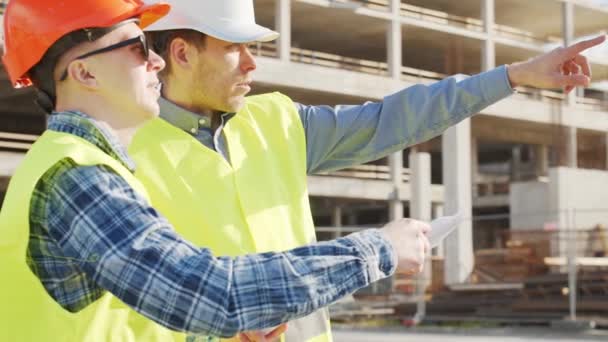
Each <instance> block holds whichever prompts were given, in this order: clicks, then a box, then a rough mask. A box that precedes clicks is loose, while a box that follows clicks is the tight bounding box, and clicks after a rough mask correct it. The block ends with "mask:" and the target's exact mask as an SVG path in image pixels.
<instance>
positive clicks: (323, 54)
mask: <svg viewBox="0 0 608 342" xmlns="http://www.w3.org/2000/svg"><path fill="white" fill-rule="evenodd" d="M5 3H6V0H0V13H2V11H3V9H4V5H5ZM255 6H256V16H257V21H258V23H260V24H262V25H265V26H268V27H271V28H274V29H275V30H277V31H279V32H280V33H281V38H280V39H279V40H278V41H277V42H273V43H264V44H257V45H256V46H254V47H253V51H254V54H256V55H257V62H258V71H257V72H256V74H255V76H254V79H255V80H256V83H255V85H254V91H255V92H256V93H262V92H267V91H275V90H278V91H281V92H283V93H285V94H287V95H289V96H290V97H292V98H293V99H294V100H296V101H299V102H302V103H305V104H328V105H336V104H358V103H362V102H365V101H377V100H380V99H382V98H383V96H385V95H388V94H390V93H393V92H395V91H397V90H400V89H402V88H404V87H408V86H412V85H414V84H418V83H422V84H430V83H432V82H435V81H437V80H440V79H442V78H444V77H446V76H447V75H453V74H475V73H479V72H482V71H485V70H490V69H492V68H494V67H496V66H499V65H502V64H508V63H512V62H515V61H520V60H525V59H528V58H530V57H532V56H535V55H537V54H540V53H543V52H545V51H548V50H550V49H551V48H554V47H556V46H560V45H563V44H571V43H573V42H576V41H578V40H580V39H582V38H584V37H587V36H591V35H595V34H598V33H605V30H606V27H607V25H608V8H605V7H603V6H602V3H601V1H585V0H534V1H529V0H459V1H448V0H403V1H399V0H369V1H362V0H255ZM602 49H603V50H602ZM605 52H606V47H602V48H600V49H599V50H596V51H592V52H591V53H590V54H589V55H588V57H589V58H590V61H591V64H592V71H593V74H594V83H593V85H592V86H591V87H590V88H588V89H577V90H576V91H574V92H573V93H571V94H570V95H565V94H563V93H562V92H561V91H560V90H554V91H544V90H543V91H541V90H537V89H531V88H518V89H517V90H518V91H517V93H516V94H515V95H514V96H512V97H511V98H509V99H506V100H504V101H501V102H499V103H497V104H495V105H493V106H491V107H489V108H487V109H485V110H484V111H482V112H481V113H479V114H478V115H476V116H475V117H473V118H472V119H470V120H466V121H464V122H463V123H461V124H459V125H458V126H456V127H454V128H451V129H449V130H448V131H447V132H446V133H445V134H444V135H443V136H441V137H438V138H435V139H432V140H430V141H428V142H425V143H423V144H420V145H417V146H414V147H412V148H410V149H408V150H405V151H403V152H399V153H396V154H394V155H392V156H391V157H389V158H385V159H381V160H378V161H374V162H371V163H368V164H366V165H362V166H359V167H354V168H351V169H346V170H340V171H336V172H331V173H327V174H319V175H313V176H310V178H309V191H310V196H311V204H312V206H313V214H314V216H315V223H316V225H317V227H318V228H317V229H318V235H319V238H320V239H330V238H334V237H339V236H342V235H345V234H347V233H349V232H352V231H357V230H359V229H362V228H365V227H375V226H379V225H381V224H383V223H384V222H386V221H388V220H391V219H395V218H399V217H404V216H405V217H412V218H417V219H421V220H427V221H428V220H430V219H432V218H433V217H437V216H440V215H442V214H453V213H455V212H461V213H463V215H464V216H465V217H466V218H467V219H466V222H465V223H464V224H463V225H462V226H461V227H460V228H459V230H458V231H457V232H456V233H454V234H452V235H451V236H450V237H449V238H448V239H447V240H446V241H445V243H444V245H443V246H442V247H440V248H438V249H436V250H435V251H434V256H433V258H432V260H429V264H428V267H427V271H426V272H425V274H424V275H423V276H421V277H419V278H417V279H411V278H407V277H403V276H400V275H396V276H395V277H393V278H392V279H389V280H386V281H383V282H381V283H378V284H375V285H373V286H372V287H370V288H368V289H364V290H362V291H360V292H359V293H357V294H356V296H355V297H356V299H357V300H356V301H353V302H347V303H342V304H341V305H338V306H336V307H335V308H334V310H333V311H334V318H335V319H345V320H348V319H353V318H355V317H358V316H369V315H384V316H386V317H393V318H394V317H398V318H400V319H403V320H404V322H406V323H408V322H410V323H415V322H417V321H418V320H420V319H423V318H424V319H426V320H428V321H442V320H462V319H465V318H466V319H484V320H497V321H501V322H502V321H514V322H529V323H533V322H540V323H542V322H547V321H551V320H555V319H562V318H564V317H566V318H569V319H576V318H579V319H581V318H582V319H593V320H595V321H597V322H604V323H601V324H606V325H608V323H607V322H608V258H607V254H608V231H607V230H606V226H607V225H608V148H607V146H608V58H606V54H605ZM463 77H464V76H463ZM32 96H33V95H32V93H31V91H29V90H12V89H11V88H10V86H9V84H8V81H7V76H6V74H5V73H4V71H0V201H1V198H2V193H3V191H5V189H6V185H7V183H8V179H9V178H10V176H11V174H12V172H13V171H14V169H15V167H16V166H17V165H18V164H19V162H20V160H21V159H22V158H23V154H24V153H25V152H26V151H27V149H28V148H29V146H30V145H31V143H32V142H33V141H34V140H35V139H36V136H37V135H38V134H40V133H41V132H42V130H43V129H44V126H45V118H44V116H43V115H42V114H41V112H40V111H39V110H38V109H37V108H36V107H35V106H34V105H33V103H32Z"/></svg>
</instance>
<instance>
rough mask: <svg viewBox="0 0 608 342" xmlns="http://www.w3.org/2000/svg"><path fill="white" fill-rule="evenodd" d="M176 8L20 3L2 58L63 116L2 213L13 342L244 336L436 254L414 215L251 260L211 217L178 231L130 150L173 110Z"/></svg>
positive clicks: (5, 329)
mask: <svg viewBox="0 0 608 342" xmlns="http://www.w3.org/2000/svg"><path fill="white" fill-rule="evenodd" d="M168 11H169V6H168V5H166V4H162V3H161V4H156V5H145V4H144V3H143V2H142V1H140V0H64V1H51V2H46V1H40V0H11V1H10V3H9V4H8V7H7V10H6V13H5V17H4V34H5V46H4V56H3V62H4V65H5V66H6V69H7V71H8V74H9V77H10V80H11V82H12V83H13V85H14V86H15V87H26V86H30V85H33V86H34V87H35V88H36V89H37V90H38V92H39V93H40V96H39V104H40V105H41V106H43V107H44V108H45V109H46V110H47V112H48V113H49V114H50V116H49V118H48V129H47V130H46V131H45V132H44V133H43V134H42V136H41V137H40V138H39V139H38V140H37V141H36V142H35V143H34V145H33V146H32V148H31V150H30V151H29V152H28V154H27V155H26V157H25V159H24V160H23V162H22V164H21V165H20V166H19V168H18V169H17V171H16V172H15V174H14V176H13V178H12V179H11V182H10V184H9V188H8V191H7V194H6V198H5V201H4V204H3V207H2V210H1V211H0V279H2V282H0V303H1V305H0V341H62V342H63V341H78V342H80V341H94V342H96V341H175V340H182V341H183V340H185V339H186V338H187V336H188V340H192V341H196V340H201V339H206V338H205V337H204V335H209V336H221V337H231V336H234V335H235V334H237V333H238V332H240V331H245V330H253V329H263V328H268V327H274V326H277V325H279V324H281V323H283V322H286V321H289V320H293V319H298V318H301V317H303V316H306V315H308V314H310V313H312V312H314V311H316V310H318V309H319V308H321V307H323V306H326V305H328V304H330V303H332V302H334V301H335V300H337V299H339V298H341V297H342V296H345V295H347V294H349V293H352V292H353V291H355V290H357V289H359V288H361V287H364V286H367V285H369V284H370V283H371V282H374V281H376V280H379V279H382V278H384V277H387V276H390V275H391V274H392V273H394V272H395V269H396V268H397V266H399V267H403V268H405V269H411V268H416V267H419V266H420V265H421V263H422V259H423V258H424V254H425V253H427V252H428V241H427V239H426V237H425V236H424V235H423V234H418V233H419V232H422V233H424V232H425V231H426V230H428V227H418V228H417V229H409V228H407V227H411V223H409V222H407V221H395V222H392V223H390V224H388V225H387V226H385V227H384V228H383V229H380V230H367V231H363V232H360V233H356V234H352V235H350V236H348V237H345V238H342V239H337V240H334V241H330V242H325V243H319V244H315V245H309V246H304V247H301V248H298V249H293V250H289V251H285V252H281V253H266V254H252V255H247V256H242V257H215V256H214V255H213V254H212V251H211V250H209V249H206V248H203V247H205V246H200V245H198V244H195V243H194V242H191V240H192V239H191V238H192V237H194V238H196V237H198V236H199V235H200V233H199V229H200V227H198V226H195V225H192V226H188V227H179V228H180V229H178V230H177V231H176V230H175V229H174V227H173V226H172V225H171V224H170V223H169V222H168V221H167V219H165V218H164V217H163V216H162V215H161V214H160V213H159V212H158V211H156V210H155V209H154V208H153V207H151V206H150V204H149V201H148V194H147V192H146V190H145V189H144V188H143V186H142V185H141V183H140V182H139V181H138V180H136V179H135V177H134V176H133V171H134V169H135V165H134V163H133V162H132V160H131V159H130V158H129V156H128V154H127V152H126V146H127V145H129V143H130V141H131V138H132V136H133V134H134V132H136V131H137V130H138V128H139V127H140V126H141V125H142V124H143V123H145V122H146V121H149V120H150V119H152V118H154V117H156V116H157V115H158V112H159V106H158V103H157V100H158V97H159V95H160V82H159V80H158V78H157V73H158V72H159V71H160V70H162V69H163V67H164V66H165V64H164V61H163V60H162V58H160V57H159V56H158V55H157V54H155V53H154V52H152V51H151V50H149V49H148V46H147V43H146V40H145V38H144V36H143V33H142V28H144V27H146V25H148V24H150V23H152V22H153V21H155V20H157V19H159V18H160V17H162V16H163V15H165V14H166V13H167V12H168ZM199 246H200V247H199ZM280 333H282V330H281V329H279V330H276V331H275V334H276V335H278V334H280ZM270 335H271V336H266V337H265V338H266V339H273V338H274V337H273V334H272V333H271V334H270Z"/></svg>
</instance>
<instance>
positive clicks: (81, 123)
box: [47, 111, 135, 172]
mask: <svg viewBox="0 0 608 342" xmlns="http://www.w3.org/2000/svg"><path fill="white" fill-rule="evenodd" d="M47 127H48V129H50V130H53V131H57V132H62V133H69V134H73V135H75V136H77V137H80V138H82V139H84V140H86V141H88V142H90V143H91V144H93V145H95V146H96V147H98V148H99V149H101V150H102V151H103V152H105V153H107V154H108V155H110V156H111V157H112V158H114V159H116V160H118V161H119V162H120V163H122V164H123V165H124V166H125V167H126V168H127V169H129V170H130V171H131V172H134V171H135V162H133V160H132V159H131V158H130V157H129V155H128V154H127V149H126V147H124V146H123V145H122V143H121V142H120V140H118V137H117V136H116V134H115V133H114V132H113V131H112V130H111V129H110V128H109V127H108V126H107V125H106V124H103V123H101V122H99V121H97V120H95V119H93V118H92V117H90V116H88V115H86V114H85V113H82V112H78V111H66V112H54V113H53V114H52V115H51V116H50V117H49V119H48V122H47Z"/></svg>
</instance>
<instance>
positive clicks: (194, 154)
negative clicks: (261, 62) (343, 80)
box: [129, 93, 332, 342]
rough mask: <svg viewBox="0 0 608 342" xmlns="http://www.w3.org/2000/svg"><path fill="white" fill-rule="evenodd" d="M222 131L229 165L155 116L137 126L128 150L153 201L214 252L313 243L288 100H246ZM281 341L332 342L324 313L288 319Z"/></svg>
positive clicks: (302, 159) (296, 124)
mask: <svg viewBox="0 0 608 342" xmlns="http://www.w3.org/2000/svg"><path fill="white" fill-rule="evenodd" d="M223 132H224V135H225V138H226V142H227V146H228V150H229V152H230V153H229V154H230V163H228V162H227V161H226V160H225V159H224V158H223V157H222V156H221V155H220V154H218V153H217V152H215V151H213V150H211V149H209V148H207V147H206V146H204V145H202V144H201V143H200V142H199V141H197V140H196V139H195V138H193V137H192V136H191V135H189V134H188V133H186V132H184V131H182V130H180V129H178V128H176V127H174V126H172V125H170V124H169V123H167V122H166V121H164V120H162V119H155V120H151V121H150V122H148V123H147V124H146V125H145V126H144V127H142V128H141V129H140V130H138V132H137V133H136V135H135V137H134V139H133V141H132V143H131V146H130V147H129V154H130V155H131V157H132V158H133V159H134V160H135V162H136V164H137V170H136V172H135V176H136V177H137V178H138V179H139V180H140V181H141V182H142V183H143V184H144V186H145V187H146V189H147V190H148V193H149V195H150V199H151V201H152V205H153V206H154V207H155V208H156V209H158V210H159V211H160V212H161V213H162V214H163V215H164V216H165V217H167V218H168V220H169V221H170V222H171V223H172V224H173V226H174V227H175V228H176V229H177V231H178V232H179V233H180V234H182V235H183V236H184V237H185V238H186V239H187V240H189V241H192V242H194V243H196V244H197V245H199V246H201V247H205V248H210V249H211V250H212V251H213V253H214V254H215V255H230V256H238V255H243V254H247V253H254V252H269V251H284V250H288V249H292V248H295V247H299V246H303V245H306V244H310V243H312V242H314V241H315V230H314V224H313V221H312V215H311V213H310V204H309V202H308V189H307V183H306V141H305V135H304V129H303V127H302V123H301V120H300V118H299V115H298V112H297V110H296V108H295V106H294V104H293V102H292V101H291V100H290V99H289V98H288V97H286V96H284V95H282V94H279V93H272V94H265V95H258V96H252V97H248V98H247V100H246V105H245V106H244V108H243V109H242V110H240V111H239V112H238V113H237V114H236V115H235V116H234V117H233V118H231V119H230V120H229V121H228V122H227V124H226V126H225V128H224V131H223ZM184 229H187V230H184ZM285 340H286V341H288V342H296V341H309V342H327V341H331V340H332V339H331V332H330V329H329V315H328V313H327V310H319V311H317V312H316V313H313V314H312V315H309V316H307V317H304V318H302V319H298V320H294V321H292V322H289V323H288V329H287V333H286V338H285Z"/></svg>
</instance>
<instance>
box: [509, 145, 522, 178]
mask: <svg viewBox="0 0 608 342" xmlns="http://www.w3.org/2000/svg"><path fill="white" fill-rule="evenodd" d="M520 180H521V146H515V147H513V148H512V149H511V181H513V182H518V181H520Z"/></svg>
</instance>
